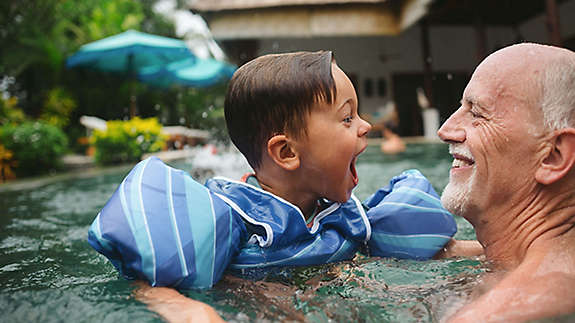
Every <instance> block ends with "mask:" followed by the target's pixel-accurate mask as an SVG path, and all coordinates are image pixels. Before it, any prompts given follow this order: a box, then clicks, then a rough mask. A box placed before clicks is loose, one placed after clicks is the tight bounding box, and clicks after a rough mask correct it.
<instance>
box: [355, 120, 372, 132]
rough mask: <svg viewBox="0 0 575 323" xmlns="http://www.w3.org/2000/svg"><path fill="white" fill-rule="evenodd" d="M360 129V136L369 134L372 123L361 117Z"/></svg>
mask: <svg viewBox="0 0 575 323" xmlns="http://www.w3.org/2000/svg"><path fill="white" fill-rule="evenodd" d="M359 122H360V125H359V129H358V135H359V136H360V137H363V136H365V135H367V133H368V132H369V131H370V130H371V124H370V123H369V122H367V121H365V120H363V119H362V118H361V117H360V118H359Z"/></svg>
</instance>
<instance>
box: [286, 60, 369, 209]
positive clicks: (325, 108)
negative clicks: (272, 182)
mask: <svg viewBox="0 0 575 323" xmlns="http://www.w3.org/2000/svg"><path fill="white" fill-rule="evenodd" d="M332 74H333V78H334V81H335V85H336V89H337V97H336V98H335V102H333V103H332V104H327V103H325V102H323V103H320V104H319V106H317V107H314V109H313V110H312V112H311V114H310V116H309V117H308V118H307V128H306V131H307V135H306V136H305V138H303V139H302V140H297V143H296V145H297V147H296V148H297V150H298V151H299V152H300V159H301V167H300V168H301V170H302V174H303V176H302V177H303V179H304V180H303V181H305V189H306V190H308V191H309V193H310V194H312V195H313V196H315V197H317V198H320V197H324V198H327V199H330V200H332V201H338V202H345V201H347V200H348V199H349V198H350V196H351V191H352V190H353V188H354V187H355V186H356V185H357V183H358V178H357V171H356V168H355V162H356V159H357V156H358V155H359V154H360V153H361V152H363V150H364V149H365V148H366V146H367V139H366V134H367V132H368V131H369V130H370V129H371V125H370V124H369V123H367V122H366V121H364V120H363V119H361V118H360V117H359V115H358V111H357V96H356V94H355V89H354V87H353V85H352V83H351V81H350V80H349V78H348V77H347V76H346V75H345V73H344V72H343V71H342V70H341V69H340V68H339V67H338V66H337V65H336V64H332Z"/></svg>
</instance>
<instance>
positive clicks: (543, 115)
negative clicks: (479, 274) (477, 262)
mask: <svg viewBox="0 0 575 323" xmlns="http://www.w3.org/2000/svg"><path fill="white" fill-rule="evenodd" d="M438 134H439V136H440V137H441V139H442V140H443V141H445V142H447V143H449V146H450V153H451V154H452V155H453V158H454V160H453V164H452V168H451V171H450V180H449V184H448V185H447V187H446V188H445V190H444V192H443V195H442V203H443V205H444V206H445V207H446V208H447V209H448V210H450V211H451V212H452V213H454V214H457V215H461V216H463V217H464V218H466V219H467V220H468V221H469V222H470V223H471V224H472V225H473V226H474V228H475V230H476V233H477V238H478V240H479V242H480V243H481V244H482V245H483V247H484V251H485V255H486V258H487V260H488V261H489V262H490V265H492V266H493V272H494V273H495V276H496V277H495V278H494V279H492V280H491V283H490V284H489V286H485V287H486V290H487V291H486V292H484V293H483V294H482V295H480V296H479V297H478V298H476V299H475V300H473V301H472V302H471V303H470V304H468V305H466V306H465V307H463V308H462V309H461V310H460V311H459V312H457V313H456V314H455V315H454V316H453V317H451V320H452V321H455V322H464V321H474V322H475V321H477V322H486V321H501V322H517V321H525V320H531V319H539V318H543V317H549V316H558V315H564V314H568V313H573V312H575V293H574V292H573V290H574V289H575V229H574V224H575V53H574V52H572V51H569V50H566V49H561V48H557V47H552V46H544V45H537V44H520V45H514V46H510V47H506V48H504V49H501V50H499V51H497V52H495V53H493V54H492V55H490V56H489V57H488V58H486V59H485V60H484V61H483V62H482V63H481V64H480V65H479V66H478V67H477V69H476V70H475V72H474V73H473V76H472V77H471V80H470V82H469V84H468V85H467V87H466V88H465V91H464V93H463V99H462V100H461V107H460V108H459V109H458V110H457V111H456V112H455V113H454V114H453V115H452V116H451V117H450V118H449V119H448V120H447V121H446V122H445V123H444V124H443V126H442V127H441V129H439V132H438Z"/></svg>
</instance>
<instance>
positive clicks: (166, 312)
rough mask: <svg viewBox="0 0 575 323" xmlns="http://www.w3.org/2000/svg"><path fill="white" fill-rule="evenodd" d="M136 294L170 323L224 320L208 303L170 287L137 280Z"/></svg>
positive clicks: (138, 298)
mask: <svg viewBox="0 0 575 323" xmlns="http://www.w3.org/2000/svg"><path fill="white" fill-rule="evenodd" d="M134 296H135V297H136V299H137V300H139V301H141V302H142V303H144V304H146V305H147V306H148V308H149V309H150V310H151V311H154V312H156V313H158V314H159V315H160V316H162V318H163V319H164V320H166V321H167V322H170V323H176V322H224V320H223V319H222V318H221V317H220V316H219V315H218V313H217V312H216V310H214V308H213V307H211V306H210V305H208V304H205V303H202V302H199V301H196V300H193V299H191V298H189V297H186V296H184V295H182V294H180V293H179V292H178V291H177V290H175V289H172V288H168V287H151V286H150V285H148V284H147V283H146V282H143V281H138V282H136V289H135V290H134Z"/></svg>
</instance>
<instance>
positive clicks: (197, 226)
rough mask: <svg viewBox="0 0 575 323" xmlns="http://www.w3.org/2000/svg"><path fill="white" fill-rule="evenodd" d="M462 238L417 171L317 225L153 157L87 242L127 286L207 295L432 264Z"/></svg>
mask: <svg viewBox="0 0 575 323" xmlns="http://www.w3.org/2000/svg"><path fill="white" fill-rule="evenodd" d="M456 231H457V226H456V224H455V221H454V219H453V216H452V215H451V214H450V213H449V212H448V211H446V210H445V209H444V208H443V207H442V206H441V202H440V200H439V198H438V195H437V193H436V192H435V190H434V189H433V188H432V186H431V184H430V183H429V181H428V180H427V179H426V178H425V177H424V176H423V175H422V174H421V173H420V172H419V171H417V170H408V171H405V172H403V173H401V174H400V175H398V176H396V177H394V178H393V179H391V181H390V183H389V185H388V186H387V187H385V188H382V189H380V190H378V191H377V192H376V193H375V194H373V195H372V196H371V197H369V198H368V199H367V200H365V201H364V202H363V203H361V202H360V201H359V200H358V199H357V198H356V197H355V196H353V195H352V197H351V198H350V200H349V201H347V202H346V203H335V202H332V203H330V204H329V205H328V206H327V207H326V208H324V209H323V210H322V211H321V212H320V213H319V214H317V215H316V216H315V217H314V219H313V223H312V225H311V227H308V226H307V225H306V221H305V218H304V216H303V214H302V213H301V211H300V210H299V208H298V207H296V206H295V205H293V204H291V203H289V202H288V201H286V200H284V199H282V198H280V197H278V196H275V195H273V194H271V193H269V192H267V191H264V190H262V189H260V188H258V187H256V186H253V185H250V184H247V183H243V182H239V181H233V180H229V179H225V178H220V177H215V178H212V179H209V180H208V181H207V182H206V184H205V185H201V184H200V183H198V182H196V181H195V180H194V179H193V178H192V177H191V176H190V175H189V174H188V173H186V172H184V171H182V170H178V169H175V168H172V167H170V166H167V165H166V164H164V163H163V162H162V161H161V160H159V159H158V158H156V157H150V158H148V159H146V160H143V161H142V162H140V163H138V164H137V165H136V166H135V167H134V168H133V169H132V171H130V173H129V174H128V175H127V176H126V178H124V180H123V181H122V183H121V184H120V185H119V187H118V188H117V190H116V192H114V194H113V195H112V197H111V198H110V199H109V200H108V202H107V203H106V205H105V206H104V208H103V209H102V210H101V211H100V213H99V214H98V215H97V216H96V218H95V220H94V222H93V223H92V225H91V227H90V230H89V234H88V242H89V243H90V245H91V246H92V247H94V248H95V249H96V250H97V251H98V252H100V253H101V254H103V255H105V256H106V257H107V258H108V259H109V260H110V261H111V262H112V264H113V265H114V266H115V267H116V269H117V270H118V271H119V272H120V273H121V274H122V275H123V276H124V277H125V278H127V279H140V280H145V281H148V282H149V283H150V284H151V285H152V286H171V287H177V288H209V287H211V286H212V285H213V284H215V283H216V282H217V281H218V280H219V279H220V278H221V276H222V274H223V272H224V271H225V270H226V269H232V270H234V269H235V270H238V271H241V270H243V269H254V268H257V269H265V268H270V269H272V268H278V267H285V266H306V265H318V264H325V263H330V262H337V261H342V260H349V259H351V258H353V257H354V255H355V254H356V253H357V252H358V251H365V250H368V251H369V255H371V256H378V257H397V258H410V259H429V258H431V257H433V255H435V253H437V252H438V251H439V250H440V249H441V248H443V246H444V245H445V244H446V243H447V242H448V241H449V240H450V238H451V237H452V236H453V235H454V234H455V232H456Z"/></svg>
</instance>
